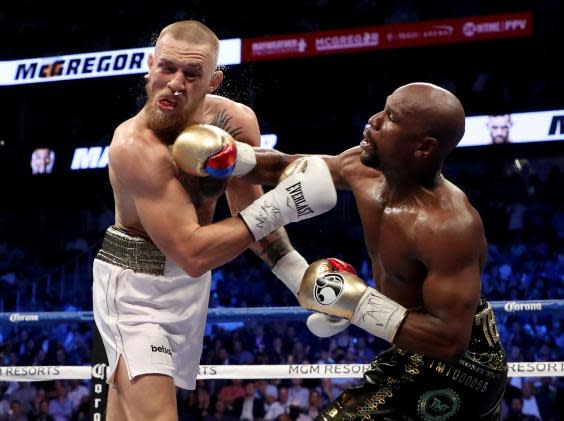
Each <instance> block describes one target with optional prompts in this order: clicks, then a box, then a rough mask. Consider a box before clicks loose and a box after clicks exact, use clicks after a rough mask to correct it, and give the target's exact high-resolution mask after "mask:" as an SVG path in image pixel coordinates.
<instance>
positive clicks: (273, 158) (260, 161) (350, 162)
mask: <svg viewBox="0 0 564 421" xmlns="http://www.w3.org/2000/svg"><path fill="white" fill-rule="evenodd" d="M360 152H361V150H360V148H359V147H355V148H350V149H347V150H346V151H344V152H342V153H340V154H339V155H335V156H332V155H319V156H320V157H321V158H323V160H324V161H325V163H326V164H327V167H328V168H329V171H330V172H331V176H332V178H333V183H334V184H335V187H336V188H337V189H340V190H348V189H350V188H351V186H352V185H354V183H355V182H357V180H359V179H364V178H366V177H373V175H374V173H375V170H373V169H371V168H368V167H366V166H364V165H363V164H362V163H361V162H360ZM303 156H308V155H301V154H297V155H289V154H285V153H283V152H280V151H278V150H276V149H264V148H255V157H256V161H257V162H256V166H255V167H254V168H253V169H252V170H251V171H250V172H249V173H248V174H246V175H245V176H243V177H242V179H243V180H244V181H246V182H248V183H253V184H261V185H268V186H275V185H276V184H277V183H278V181H279V179H280V176H281V175H282V173H283V172H284V170H285V169H286V167H287V166H288V165H290V164H291V163H292V162H293V161H295V160H296V159H299V158H301V157H303Z"/></svg>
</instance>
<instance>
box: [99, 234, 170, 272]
mask: <svg viewBox="0 0 564 421" xmlns="http://www.w3.org/2000/svg"><path fill="white" fill-rule="evenodd" d="M96 259H98V260H101V261H103V262H107V263H111V264H112V265H116V266H120V267H122V268H125V269H132V270H133V271H134V272H139V273H147V274H149V275H163V274H164V269H165V263H166V256H165V255H164V254H163V252H162V251H160V250H159V249H158V248H157V246H155V245H154V244H153V243H152V242H151V241H150V240H147V239H146V238H142V237H137V236H135V235H131V234H128V233H126V232H125V231H122V230H120V229H118V228H116V227H115V226H111V227H109V228H108V229H107V231H106V235H105V236H104V241H103V242H102V248H101V249H100V251H99V252H98V254H97V255H96Z"/></svg>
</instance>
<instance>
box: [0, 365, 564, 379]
mask: <svg viewBox="0 0 564 421" xmlns="http://www.w3.org/2000/svg"><path fill="white" fill-rule="evenodd" d="M369 367H370V365H369V364H292V365H201V366H200V369H199V373H198V380H213V379H322V378H360V377H362V374H363V373H364V371H365V370H367V369H368V368H369ZM507 368H508V376H509V377H560V376H564V361H529V362H510V363H507ZM105 369H107V366H106V365H105V364H96V365H95V366H94V367H91V366H52V365H51V366H13V367H0V381H16V382H34V381H46V380H69V379H81V380H85V379H91V378H93V377H94V378H104V370H105Z"/></svg>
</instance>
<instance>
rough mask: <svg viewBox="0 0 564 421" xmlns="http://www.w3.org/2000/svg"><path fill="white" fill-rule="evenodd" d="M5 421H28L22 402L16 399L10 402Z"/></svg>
mask: <svg viewBox="0 0 564 421" xmlns="http://www.w3.org/2000/svg"><path fill="white" fill-rule="evenodd" d="M6 421H28V418H27V416H26V415H25V414H24V412H23V408H22V403H21V402H20V401H18V400H17V399H14V400H12V401H11V402H10V414H9V415H8V418H6Z"/></svg>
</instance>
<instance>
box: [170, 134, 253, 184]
mask: <svg viewBox="0 0 564 421" xmlns="http://www.w3.org/2000/svg"><path fill="white" fill-rule="evenodd" d="M172 157H173V159H174V161H175V162H176V165H177V166H178V168H180V169H181V170H182V171H184V172H185V173H187V174H190V175H195V176H199V177H207V176H208V175H211V176H212V177H215V178H226V177H229V176H231V175H236V176H241V175H244V174H246V173H247V172H249V171H250V170H251V169H252V168H253V167H254V166H255V164H256V158H255V153H254V150H253V148H252V147H251V146H250V145H247V144H246V143H241V142H237V141H235V140H234V139H233V138H232V137H231V135H230V134H229V133H227V132H226V131H225V130H223V129H220V128H219V127H216V126H213V125H210V124H194V125H192V126H189V127H187V128H186V129H185V130H184V131H183V132H182V133H180V135H178V137H177V138H176V140H175V142H174V145H173V147H172Z"/></svg>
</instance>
